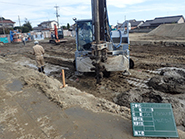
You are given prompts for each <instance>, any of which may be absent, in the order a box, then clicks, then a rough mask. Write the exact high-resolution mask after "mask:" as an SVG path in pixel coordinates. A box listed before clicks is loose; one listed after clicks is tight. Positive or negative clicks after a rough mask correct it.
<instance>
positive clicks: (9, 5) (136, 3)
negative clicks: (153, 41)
mask: <svg viewBox="0 0 185 139" xmlns="http://www.w3.org/2000/svg"><path fill="white" fill-rule="evenodd" d="M56 6H58V8H57V9H58V14H59V15H60V17H59V24H60V26H67V23H69V24H70V25H72V24H74V21H73V18H74V17H75V18H77V19H91V17H92V16H91V0H42V1H40V0H27V1H25V0H0V17H1V16H2V17H4V18H6V19H10V20H12V21H14V22H16V23H15V26H19V25H20V24H21V25H23V24H24V23H25V19H27V20H28V21H29V22H30V23H31V25H32V27H36V26H37V25H38V24H40V23H41V22H43V21H51V20H55V21H57V18H56V8H55V7H56ZM107 8H108V16H109V23H110V25H116V24H117V23H118V22H119V23H123V22H124V21H125V20H132V19H136V20H137V21H140V20H143V21H146V20H151V19H154V18H156V17H164V16H176V15H183V16H185V0H107ZM19 19H20V23H19Z"/></svg>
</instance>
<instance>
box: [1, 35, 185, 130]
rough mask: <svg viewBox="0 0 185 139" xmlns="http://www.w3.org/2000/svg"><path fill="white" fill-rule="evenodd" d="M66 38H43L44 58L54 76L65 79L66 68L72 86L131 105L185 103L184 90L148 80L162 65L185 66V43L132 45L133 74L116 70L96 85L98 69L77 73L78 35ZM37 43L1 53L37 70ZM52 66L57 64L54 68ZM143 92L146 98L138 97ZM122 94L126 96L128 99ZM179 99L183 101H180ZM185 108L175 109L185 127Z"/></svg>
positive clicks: (180, 125)
mask: <svg viewBox="0 0 185 139" xmlns="http://www.w3.org/2000/svg"><path fill="white" fill-rule="evenodd" d="M66 39H67V40H68V41H67V42H66V43H61V44H60V45H54V44H50V43H48V42H49V41H48V40H44V41H40V45H42V46H43V47H44V49H45V51H46V54H45V57H44V58H45V62H46V67H45V69H46V73H47V75H48V76H52V77H54V78H56V79H58V80H59V81H61V82H62V78H61V69H65V77H66V84H68V85H69V86H72V87H75V88H77V89H79V90H81V91H83V92H87V93H90V94H93V95H94V96H96V97H99V98H105V99H106V100H109V101H112V102H114V103H117V104H119V105H122V106H127V107H129V104H130V102H133V101H135V102H169V103H172V105H173V106H174V108H177V106H179V105H180V104H183V103H185V100H184V99H185V96H184V94H182V95H181V96H180V95H179V94H178V95H177V96H176V95H170V96H168V95H166V94H165V92H162V91H155V90H154V89H153V88H151V87H150V86H148V81H149V80H150V79H151V78H152V77H154V76H156V75H158V74H159V72H160V71H159V70H158V69H160V68H165V67H176V68H184V69H185V51H184V49H185V47H183V46H178V47H177V46H174V45H171V46H168V47H167V46H164V45H162V44H161V45H159V44H153V45H151V44H150V45H147V44H145V45H131V46H130V55H131V58H132V59H133V60H134V63H135V68H134V69H131V70H130V73H131V75H129V76H125V75H123V74H122V72H112V73H111V74H110V77H108V78H107V77H105V78H103V80H102V84H101V85H96V80H95V77H94V76H95V75H94V73H88V74H84V75H83V76H75V74H74V73H75V69H74V63H73V61H74V52H75V50H76V44H75V39H74V38H70V37H68V38H66ZM131 41H132V40H131ZM33 45H34V44H33V42H29V43H27V44H26V46H23V44H5V45H3V46H0V55H1V56H2V57H3V59H5V60H6V61H11V62H14V63H17V64H21V65H24V66H26V67H30V68H33V69H35V70H37V68H36V66H34V65H36V63H35V61H34V56H33V55H32V46H33ZM26 61H27V62H26ZM52 67H55V68H54V69H52ZM133 90H135V91H133ZM138 90H139V92H140V93H139V95H137V93H138ZM151 90H153V91H151ZM151 92H152V93H151ZM131 93H132V94H136V95H135V97H133V98H132V99H130V96H132V95H131ZM152 94H153V95H152ZM123 96H124V97H123ZM136 96H137V97H136ZM140 96H142V98H143V99H138V98H139V97H140ZM152 96H153V97H152ZM149 97H152V99H148V98H149ZM164 97H165V98H164ZM121 98H124V100H123V99H121ZM126 98H127V99H126ZM161 98H162V100H164V101H162V100H161ZM170 98H171V99H170ZM172 98H176V99H177V101H173V100H172ZM167 100H168V101H167ZM170 100H171V101H170ZM179 101H180V102H183V103H179ZM175 106H176V107H175ZM184 111H185V105H183V106H182V105H181V108H180V109H178V110H177V111H175V113H174V114H175V118H176V121H177V126H178V128H179V129H181V130H184V131H185V128H184V127H185V122H184V121H185V114H184V113H183V112H184ZM178 112H180V113H182V114H181V116H178Z"/></svg>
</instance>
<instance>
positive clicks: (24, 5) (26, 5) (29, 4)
mask: <svg viewBox="0 0 185 139" xmlns="http://www.w3.org/2000/svg"><path fill="white" fill-rule="evenodd" d="M0 3H4V4H13V5H20V6H32V7H33V6H34V7H49V6H40V5H30V4H21V3H13V2H4V1H0Z"/></svg>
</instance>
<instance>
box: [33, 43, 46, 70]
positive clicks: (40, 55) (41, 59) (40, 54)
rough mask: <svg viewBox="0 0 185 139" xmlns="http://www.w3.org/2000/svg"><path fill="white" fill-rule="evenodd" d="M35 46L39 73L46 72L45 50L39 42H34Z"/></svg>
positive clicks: (34, 53)
mask: <svg viewBox="0 0 185 139" xmlns="http://www.w3.org/2000/svg"><path fill="white" fill-rule="evenodd" d="M34 44H35V46H33V55H35V60H36V63H37V67H38V71H39V72H43V73H45V72H44V53H45V51H44V48H43V47H42V46H41V45H39V42H38V41H35V42H34Z"/></svg>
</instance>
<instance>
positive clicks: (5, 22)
mask: <svg viewBox="0 0 185 139" xmlns="http://www.w3.org/2000/svg"><path fill="white" fill-rule="evenodd" d="M14 24H15V22H13V21H12V20H10V19H3V18H1V17H0V28H3V27H4V28H13V27H14Z"/></svg>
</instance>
